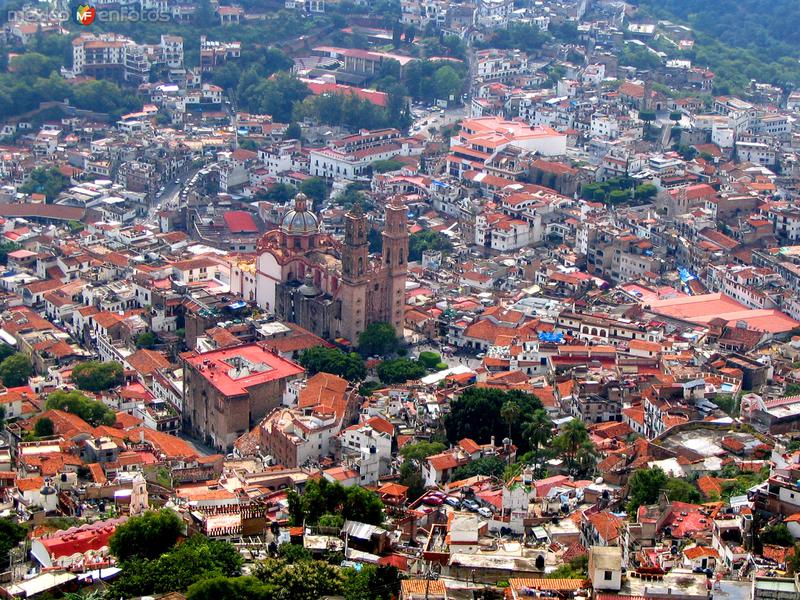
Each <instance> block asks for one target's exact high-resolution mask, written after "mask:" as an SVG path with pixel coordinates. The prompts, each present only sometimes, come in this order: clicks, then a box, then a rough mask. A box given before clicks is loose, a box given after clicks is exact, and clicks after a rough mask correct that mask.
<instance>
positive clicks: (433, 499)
mask: <svg viewBox="0 0 800 600" xmlns="http://www.w3.org/2000/svg"><path fill="white" fill-rule="evenodd" d="M443 502H444V501H443V500H442V499H441V498H439V496H425V497H424V498H423V499H422V503H423V504H427V505H428V506H441V505H442V504H443Z"/></svg>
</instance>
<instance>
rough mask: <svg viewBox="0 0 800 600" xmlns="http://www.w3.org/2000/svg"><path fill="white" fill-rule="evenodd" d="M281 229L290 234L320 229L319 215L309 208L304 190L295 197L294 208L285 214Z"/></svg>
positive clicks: (301, 233) (312, 231)
mask: <svg viewBox="0 0 800 600" xmlns="http://www.w3.org/2000/svg"><path fill="white" fill-rule="evenodd" d="M281 230H282V231H283V232H284V233H287V234H289V235H305V234H309V233H317V232H318V231H319V223H318V221H317V217H316V215H315V214H314V213H313V212H311V211H310V210H309V209H308V198H306V195H305V194H303V193H302V192H301V193H299V194H297V196H295V197H294V208H293V209H292V210H290V211H289V212H287V213H286V214H285V215H284V217H283V221H281Z"/></svg>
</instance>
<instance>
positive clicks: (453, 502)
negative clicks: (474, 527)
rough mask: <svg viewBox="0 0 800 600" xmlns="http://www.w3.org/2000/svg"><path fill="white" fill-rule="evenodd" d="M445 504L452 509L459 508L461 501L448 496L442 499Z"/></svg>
mask: <svg viewBox="0 0 800 600" xmlns="http://www.w3.org/2000/svg"><path fill="white" fill-rule="evenodd" d="M444 501H445V504H448V505H450V506H452V507H453V508H461V500H459V499H458V498H456V497H455V496H448V497H447V498H445V499H444Z"/></svg>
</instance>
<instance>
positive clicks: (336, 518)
mask: <svg viewBox="0 0 800 600" xmlns="http://www.w3.org/2000/svg"><path fill="white" fill-rule="evenodd" d="M317 525H319V526H320V527H334V528H336V529H341V528H342V526H343V525H344V517H343V516H342V515H334V514H331V513H326V514H324V515H322V516H321V517H320V518H319V521H318V523H317Z"/></svg>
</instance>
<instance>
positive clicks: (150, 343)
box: [83, 331, 158, 389]
mask: <svg viewBox="0 0 800 600" xmlns="http://www.w3.org/2000/svg"><path fill="white" fill-rule="evenodd" d="M157 342H158V338H157V337H156V334H155V333H153V332H152V331H145V332H143V333H140V334H139V335H138V336H136V347H137V348H147V349H151V348H154V347H155V345H156V343H157ZM84 364H85V363H84ZM103 364H117V363H103ZM112 387H113V386H112ZM83 389H86V388H83Z"/></svg>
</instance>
